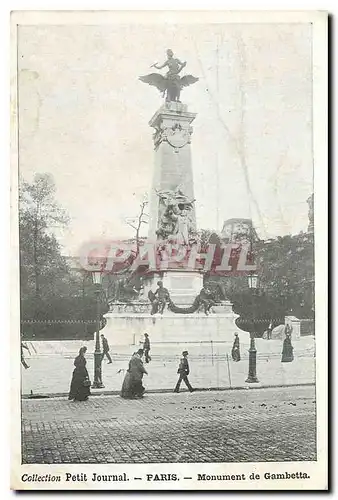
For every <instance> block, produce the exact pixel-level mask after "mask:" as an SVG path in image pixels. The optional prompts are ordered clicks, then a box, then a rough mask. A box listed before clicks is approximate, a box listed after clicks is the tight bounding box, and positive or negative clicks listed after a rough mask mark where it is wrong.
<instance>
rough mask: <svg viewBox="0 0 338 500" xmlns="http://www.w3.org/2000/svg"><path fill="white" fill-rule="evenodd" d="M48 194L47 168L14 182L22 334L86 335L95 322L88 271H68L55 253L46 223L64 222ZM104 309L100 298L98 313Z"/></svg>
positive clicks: (56, 246)
mask: <svg viewBox="0 0 338 500" xmlns="http://www.w3.org/2000/svg"><path fill="white" fill-rule="evenodd" d="M54 196H55V185H54V181H53V178H52V176H51V175H49V174H38V175H36V176H35V178H34V181H33V183H31V184H29V183H27V182H25V181H21V183H20V195H19V204H20V205H19V239H20V298H21V324H22V334H23V335H24V336H25V337H26V338H46V339H47V338H49V339H71V338H78V337H79V335H81V338H83V335H84V336H85V338H92V336H93V332H94V331H95V328H96V323H95V320H96V298H95V291H94V288H93V285H92V283H91V281H90V276H88V275H85V274H80V273H74V272H72V270H71V269H70V268H69V266H68V264H67V262H66V259H65V258H64V257H63V256H62V255H61V250H60V245H59V243H58V241H57V240H56V238H55V236H54V234H53V233H52V229H53V227H55V225H62V226H63V225H65V224H67V222H68V217H67V215H66V214H65V212H64V210H63V209H62V208H61V207H60V206H59V205H58V204H57V203H56V201H55V200H54ZM107 310H108V309H107V306H106V301H105V299H104V298H103V299H102V300H101V314H104V313H106V312H107ZM61 321H64V322H65V321H66V323H60V322H61ZM74 321H77V323H74ZM84 322H88V323H84Z"/></svg>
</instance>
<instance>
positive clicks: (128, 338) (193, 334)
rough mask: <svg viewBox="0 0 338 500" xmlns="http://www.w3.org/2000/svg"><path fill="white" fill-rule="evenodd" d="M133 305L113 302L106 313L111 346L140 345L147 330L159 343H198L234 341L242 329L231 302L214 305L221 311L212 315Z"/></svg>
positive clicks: (154, 340) (151, 337)
mask: <svg viewBox="0 0 338 500" xmlns="http://www.w3.org/2000/svg"><path fill="white" fill-rule="evenodd" d="M123 306H124V311H122V307H123ZM132 307H134V311H136V309H137V307H136V304H134V305H132V304H128V305H126V304H124V305H122V304H113V305H112V310H111V311H110V312H109V313H107V314H106V315H105V318H106V319H107V325H106V326H105V328H104V330H103V333H104V335H105V337H106V338H107V340H108V343H109V344H110V345H111V346H114V345H120V346H121V345H139V342H140V341H141V340H142V341H143V340H144V337H143V335H144V333H148V334H149V337H150V341H151V342H153V343H157V344H159V343H163V344H175V343H177V344H179V343H196V344H199V343H201V342H211V341H213V342H231V341H233V338H234V333H235V332H237V333H239V332H240V330H238V328H237V327H236V325H235V319H236V317H237V315H236V314H234V313H233V312H232V306H231V303H230V302H226V303H224V304H221V305H219V306H214V307H215V308H216V309H218V311H217V312H215V313H210V315H209V316H206V315H205V314H204V313H203V312H200V313H194V314H175V313H171V312H170V311H167V310H166V311H165V312H164V313H163V315H159V314H156V315H154V316H152V315H151V314H150V313H149V312H148V313H147V312H143V313H142V312H131V308H132ZM142 307H144V304H142ZM148 309H149V304H148Z"/></svg>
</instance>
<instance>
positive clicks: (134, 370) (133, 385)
mask: <svg viewBox="0 0 338 500" xmlns="http://www.w3.org/2000/svg"><path fill="white" fill-rule="evenodd" d="M142 356H143V349H139V350H138V351H137V352H135V353H134V354H133V355H132V357H131V360H130V361H129V367H128V370H127V373H126V376H125V377H124V380H123V384H122V389H121V397H122V398H124V399H135V398H142V397H143V394H144V392H145V388H144V387H143V385H142V379H143V375H144V374H146V375H147V374H148V372H147V370H146V369H145V368H144V365H143V361H142Z"/></svg>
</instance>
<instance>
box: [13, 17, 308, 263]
mask: <svg viewBox="0 0 338 500" xmlns="http://www.w3.org/2000/svg"><path fill="white" fill-rule="evenodd" d="M311 36H312V33H311V25H310V24H305V23H302V24H301V23H293V24H285V23H284V24H230V23H227V24H201V23H199V24H196V23H195V24H173V23H170V22H168V23H166V24H164V23H162V24H159V23H156V24H144V23H143V24H142V23H124V24H121V23H120V24H117V23H112V24H101V25H99V24H97V25H80V24H79V25H66V24H64V25H62V24H59V25H46V26H41V25H40V26H35V25H31V26H19V29H18V96H19V171H20V175H21V176H22V177H23V178H24V179H25V180H27V181H31V180H32V179H33V177H34V174H35V173H37V172H39V173H41V172H50V173H52V174H53V176H54V180H55V183H56V188H57V193H56V198H57V200H58V202H59V203H60V205H62V207H63V208H64V209H65V210H66V211H67V212H68V214H69V216H70V219H71V222H70V225H69V227H68V228H67V229H64V230H60V229H56V231H57V236H58V239H59V241H60V243H61V245H62V247H63V252H64V253H65V254H69V255H73V254H76V253H77V251H78V249H79V247H80V246H81V245H82V244H83V243H84V242H85V241H88V240H90V239H98V238H102V237H103V238H105V239H107V238H108V239H114V238H127V237H132V236H133V235H134V230H133V229H132V228H131V227H130V226H128V224H127V222H126V219H128V218H130V217H134V216H137V214H138V212H139V205H140V203H141V202H142V200H143V198H144V196H145V194H148V193H149V191H150V188H151V183H152V176H153V169H154V149H153V142H152V133H153V130H152V129H151V128H150V127H149V125H148V122H149V120H150V119H151V117H152V116H153V115H154V113H155V112H156V111H157V109H158V108H159V107H160V106H161V105H162V102H163V99H162V98H161V95H160V93H159V92H158V90H157V89H156V88H155V87H150V86H148V85H145V84H144V83H142V82H140V81H139V80H138V77H139V76H140V75H145V74H147V73H150V72H153V71H154V70H153V69H150V65H151V64H153V63H155V62H159V63H162V62H163V61H164V60H165V56H166V54H165V51H166V49H167V48H171V49H172V50H173V51H174V53H175V55H176V56H177V57H178V58H179V59H180V60H183V61H187V66H186V68H185V69H184V71H183V72H182V75H183V74H192V75H194V76H197V77H198V78H199V81H198V82H197V83H196V84H194V85H192V86H191V87H189V88H186V89H184V90H183V92H182V94H181V99H182V101H183V102H184V103H185V104H187V105H188V109H189V111H191V112H194V113H197V116H196V119H195V121H194V122H193V127H194V132H193V135H192V143H191V148H192V164H193V174H194V191H195V198H196V204H195V207H196V216H197V226H198V228H200V229H201V228H209V229H214V230H217V231H220V230H221V229H222V225H223V222H224V221H225V220H226V219H229V218H233V217H243V218H252V219H253V223H254V225H255V227H256V230H257V232H258V234H259V236H260V237H262V238H271V237H276V236H278V235H283V234H296V233H298V232H299V231H301V230H303V231H306V229H307V225H308V206H307V203H306V199H307V198H308V197H309V196H310V194H311V193H312V191H313V157H312V53H311V47H312V43H311ZM164 71H165V70H163V71H162V73H164ZM144 231H145V232H146V228H144ZM145 234H146V233H145Z"/></svg>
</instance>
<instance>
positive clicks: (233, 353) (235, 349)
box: [231, 333, 241, 361]
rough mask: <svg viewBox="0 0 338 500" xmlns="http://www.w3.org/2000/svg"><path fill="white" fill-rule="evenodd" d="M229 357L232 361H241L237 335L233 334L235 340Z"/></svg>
mask: <svg viewBox="0 0 338 500" xmlns="http://www.w3.org/2000/svg"><path fill="white" fill-rule="evenodd" d="M231 356H232V359H233V360H234V361H240V360H241V352H240V348H239V337H238V333H235V340H234V343H233V346H232V350H231Z"/></svg>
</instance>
